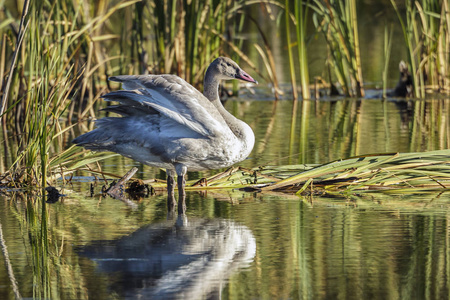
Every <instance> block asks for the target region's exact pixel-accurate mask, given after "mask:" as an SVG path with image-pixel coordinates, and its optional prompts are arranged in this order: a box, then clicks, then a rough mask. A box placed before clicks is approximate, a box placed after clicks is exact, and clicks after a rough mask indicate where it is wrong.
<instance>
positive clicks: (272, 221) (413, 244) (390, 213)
mask: <svg viewBox="0 0 450 300" xmlns="http://www.w3.org/2000/svg"><path fill="white" fill-rule="evenodd" d="M75 190H78V191H77V192H75ZM69 191H70V189H68V190H67V191H66V192H69ZM73 191H74V192H73V194H70V195H68V196H67V197H66V198H65V199H64V200H63V202H58V203H56V204H52V205H47V210H48V215H49V223H48V230H49V237H48V242H49V259H48V260H47V261H46V268H44V270H41V271H40V272H38V271H36V270H33V268H32V267H31V266H32V265H33V260H34V256H33V254H32V253H31V251H30V249H34V246H33V245H30V240H31V239H32V236H29V231H28V230H27V228H26V227H24V226H23V223H22V222H21V221H20V217H21V214H22V213H23V212H24V210H26V207H25V205H26V204H27V201H31V200H33V199H31V198H30V199H18V198H15V199H10V198H7V197H1V198H0V205H1V206H2V207H3V209H2V210H1V212H0V220H1V222H2V226H3V235H4V237H5V241H6V245H7V246H8V250H9V258H10V261H11V264H12V266H13V270H14V276H15V278H16V279H17V281H18V283H19V290H20V292H21V295H22V296H23V297H32V295H33V284H36V282H37V281H38V280H37V279H36V278H35V277H34V275H37V274H39V276H42V277H46V278H47V280H48V282H49V283H48V287H47V289H48V291H49V292H48V293H49V294H50V295H51V297H50V298H52V299H88V298H89V299H111V298H113V299H122V298H127V299H136V298H139V297H141V298H144V299H171V298H182V299H187V298H189V299H207V298H212V299H217V298H220V297H221V298H223V299H447V298H448V297H449V289H450V285H449V281H448V278H449V275H450V274H449V265H448V255H449V247H448V246H449V245H448V242H449V228H450V227H449V224H448V219H449V211H448V201H449V200H450V199H449V195H448V193H444V194H441V195H436V194H429V195H412V196H408V197H399V196H390V195H379V194H374V195H370V196H365V197H361V196H360V197H358V196H354V197H351V198H348V199H345V198H334V199H333V198H320V197H315V198H313V199H312V202H311V199H309V198H299V197H296V196H292V195H277V194H271V195H267V194H258V193H255V194H253V193H244V192H239V191H214V192H207V193H194V192H188V194H187V205H188V212H187V215H186V217H185V218H177V217H176V216H175V217H169V218H168V216H167V213H166V210H165V195H159V196H153V197H150V198H147V199H144V200H142V201H141V202H139V203H138V206H137V208H131V207H127V206H126V205H125V204H124V203H123V202H121V201H118V200H114V199H111V198H102V197H101V196H99V195H97V196H94V197H92V198H91V197H87V196H85V193H84V191H82V189H81V186H79V185H75V186H74V187H73ZM32 234H33V233H31V235H32ZM0 274H1V275H0V278H1V279H0V282H1V285H0V298H1V299H13V294H12V292H11V284H10V280H9V278H8V276H7V273H6V270H5V266H4V264H1V265H0ZM34 288H35V289H36V286H34ZM40 288H41V289H42V290H45V286H41V287H40Z"/></svg>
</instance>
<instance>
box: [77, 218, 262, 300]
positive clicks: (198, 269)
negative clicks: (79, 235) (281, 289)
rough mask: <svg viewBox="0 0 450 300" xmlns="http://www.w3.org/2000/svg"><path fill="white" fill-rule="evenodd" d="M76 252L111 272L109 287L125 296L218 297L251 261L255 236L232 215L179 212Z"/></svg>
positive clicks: (163, 297) (253, 253)
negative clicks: (214, 216) (197, 215)
mask: <svg viewBox="0 0 450 300" xmlns="http://www.w3.org/2000/svg"><path fill="white" fill-rule="evenodd" d="M81 253H82V255H83V256H87V257H89V258H91V259H92V260H94V261H96V267H97V270H99V271H100V272H105V273H112V274H114V278H117V279H118V280H117V281H116V282H115V284H114V285H113V286H112V289H113V290H114V291H115V292H117V293H119V294H121V295H122V296H124V297H126V298H128V297H132V298H136V297H142V298H143V299H149V298H151V299H155V298H156V299H158V298H159V299H173V298H183V299H204V298H217V297H218V295H219V294H220V292H221V289H222V288H223V287H224V286H225V284H226V281H227V280H228V278H229V277H230V276H231V275H232V274H233V273H235V272H237V271H238V269H240V268H245V267H247V266H248V265H249V264H250V263H251V262H252V261H253V258H254V256H255V253H256V242H255V238H254V236H253V234H252V232H251V231H250V230H249V229H248V228H247V227H245V226H243V225H240V224H237V223H235V222H234V221H232V220H224V219H210V220H208V219H194V218H191V219H189V220H188V219H187V217H186V216H185V215H180V216H178V218H177V219H176V220H172V221H165V222H162V223H158V224H151V225H147V226H144V227H142V228H140V229H138V230H137V231H135V232H134V233H132V234H130V235H128V236H125V237H123V238H121V239H119V240H115V241H97V242H94V243H93V244H92V245H89V246H86V247H84V248H83V249H81Z"/></svg>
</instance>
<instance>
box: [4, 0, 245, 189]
mask: <svg viewBox="0 0 450 300" xmlns="http://www.w3.org/2000/svg"><path fill="white" fill-rule="evenodd" d="M237 4H240V3H235V2H233V1H206V2H205V1H189V2H181V1H157V2H155V3H149V2H142V1H139V0H130V1H125V2H120V3H117V4H116V2H113V1H108V0H105V1H100V2H99V3H97V4H96V5H92V4H91V3H89V2H88V1H85V0H78V1H58V2H52V1H25V3H24V6H23V8H22V14H21V18H20V19H18V20H20V22H18V20H16V19H14V18H13V17H12V16H13V15H14V13H13V12H11V11H9V10H8V7H7V6H3V4H1V7H0V8H1V10H0V14H2V15H3V16H6V17H7V18H5V21H4V22H2V23H1V24H0V34H1V36H2V40H1V41H2V43H1V50H0V53H1V55H0V74H1V75H2V81H1V83H0V84H1V94H0V95H1V101H0V118H1V121H2V123H3V129H4V131H3V135H4V136H3V137H4V139H5V142H6V141H11V144H13V145H14V147H12V148H9V147H8V151H9V154H8V156H10V157H12V158H11V160H12V161H11V163H10V164H9V165H8V166H7V167H8V170H7V172H6V171H5V170H3V171H2V173H4V174H3V175H2V176H3V178H6V177H8V178H10V179H14V178H15V179H16V180H18V179H19V178H20V179H21V181H22V183H23V184H25V185H28V186H36V184H37V185H38V186H41V187H45V186H46V184H47V183H48V182H47V181H48V180H50V179H52V178H55V176H54V174H55V173H56V172H59V173H61V174H62V175H66V174H67V173H66V172H71V171H72V170H70V169H69V170H66V168H65V164H66V163H71V164H72V165H80V166H81V165H84V163H83V162H85V161H90V160H92V159H93V160H100V159H102V158H107V157H108V156H109V154H107V155H104V154H103V156H102V155H92V154H87V152H80V151H81V150H80V149H77V150H78V152H79V153H83V154H82V155H79V156H76V159H77V160H73V161H69V162H66V163H64V162H61V161H60V159H59V158H60V157H65V158H66V159H75V156H74V155H72V154H73V151H75V150H74V149H73V148H68V147H69V144H68V142H69V140H70V138H71V137H72V136H73V134H74V129H76V128H75V127H74V125H73V122H74V121H76V120H78V121H81V120H86V119H89V118H95V117H96V111H97V110H98V109H99V106H100V104H99V102H100V101H97V100H98V99H99V97H100V96H101V95H102V94H104V93H105V92H107V91H108V90H110V89H112V87H110V86H109V84H108V82H107V77H108V76H110V75H112V74H116V73H120V74H139V73H141V74H145V73H149V72H151V73H174V74H178V75H179V76H181V77H183V78H185V79H186V80H187V81H190V82H192V83H193V84H194V85H197V86H198V85H200V83H201V82H202V81H203V74H204V68H205V67H206V66H207V65H208V64H209V62H210V61H211V60H212V59H213V58H214V57H216V56H218V55H221V54H222V55H223V54H225V55H226V53H230V55H231V54H233V55H234V56H235V59H236V60H238V58H241V59H243V60H246V61H248V62H250V60H249V59H248V57H246V56H245V55H244V54H243V53H242V52H239V48H238V47H237V46H235V45H234V43H242V40H240V39H237V38H236V37H235V36H236V35H237V33H238V32H239V31H240V30H242V24H243V20H244V14H242V13H241V12H239V11H238V10H236V9H234V8H235V7H236V5H237ZM19 10H20V8H19ZM119 19H120V22H121V24H123V26H120V27H118V26H114V25H113V23H114V22H116V21H117V20H119ZM236 20H237V21H238V22H236ZM17 23H20V26H17V27H16V26H15V25H17ZM16 31H17V32H16ZM130 33H131V34H130ZM149 37H152V38H149ZM236 40H237V42H236ZM241 46H242V45H240V47H241ZM235 50H236V51H235ZM16 145H17V146H16ZM55 162H59V165H55ZM48 174H49V176H47V175H48Z"/></svg>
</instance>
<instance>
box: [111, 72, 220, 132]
mask: <svg viewBox="0 0 450 300" xmlns="http://www.w3.org/2000/svg"><path fill="white" fill-rule="evenodd" d="M110 80H112V81H118V82H122V87H123V88H124V89H125V90H121V91H116V92H112V93H109V94H107V95H105V96H103V97H104V98H105V99H107V100H113V101H118V102H120V103H121V104H122V105H123V106H125V107H130V108H129V109H127V108H121V109H122V110H125V113H124V114H126V113H128V114H129V113H131V112H132V111H135V109H136V107H137V108H139V107H141V108H142V109H143V110H148V113H151V111H157V112H159V113H160V114H162V115H164V116H166V117H167V118H170V119H171V120H174V121H175V122H177V123H179V124H181V125H183V126H186V127H187V128H189V129H191V130H193V131H195V132H197V133H199V134H201V135H203V136H217V135H220V134H223V133H224V132H226V131H229V127H228V126H227V124H226V123H225V121H224V119H223V118H222V116H221V115H220V113H219V112H218V110H217V109H216V108H215V106H214V105H213V104H212V103H211V102H210V101H209V100H208V99H207V98H206V97H205V96H204V95H203V94H202V93H200V92H199V91H198V90H197V89H195V88H194V87H193V86H192V85H190V84H189V83H187V82H186V81H184V80H183V79H181V78H179V77H177V76H174V75H137V76H135V75H124V76H115V77H111V78H110Z"/></svg>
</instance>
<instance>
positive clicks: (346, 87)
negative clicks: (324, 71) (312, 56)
mask: <svg viewBox="0 0 450 300" xmlns="http://www.w3.org/2000/svg"><path fill="white" fill-rule="evenodd" d="M310 7H311V8H312V10H313V11H314V13H313V21H314V25H315V26H316V29H317V30H318V31H319V32H322V33H323V35H324V37H325V40H326V42H327V46H328V51H329V54H330V57H331V60H330V61H329V64H331V66H332V67H333V69H334V73H335V76H336V77H337V79H338V81H339V83H340V84H341V86H342V89H343V91H344V94H345V95H347V96H352V97H364V86H363V78H362V69H361V57H360V50H359V36H358V22H357V13H356V1H355V0H350V1H345V2H343V1H335V0H314V1H313V2H312V4H311V6H310Z"/></svg>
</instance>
